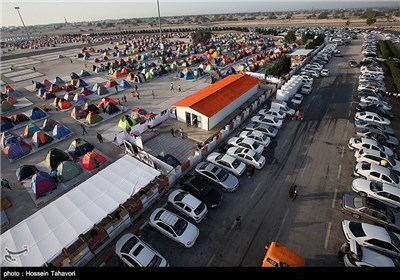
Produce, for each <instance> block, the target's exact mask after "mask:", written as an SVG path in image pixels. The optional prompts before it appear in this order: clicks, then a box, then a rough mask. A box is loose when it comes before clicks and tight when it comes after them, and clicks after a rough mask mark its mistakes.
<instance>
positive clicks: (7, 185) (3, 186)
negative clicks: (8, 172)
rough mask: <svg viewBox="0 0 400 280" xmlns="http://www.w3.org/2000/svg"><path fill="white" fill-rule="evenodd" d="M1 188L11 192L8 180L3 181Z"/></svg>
mask: <svg viewBox="0 0 400 280" xmlns="http://www.w3.org/2000/svg"><path fill="white" fill-rule="evenodd" d="M1 187H2V188H7V189H10V190H11V187H10V183H9V182H8V180H7V179H6V178H3V179H1Z"/></svg>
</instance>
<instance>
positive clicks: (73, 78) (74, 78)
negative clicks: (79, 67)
mask: <svg viewBox="0 0 400 280" xmlns="http://www.w3.org/2000/svg"><path fill="white" fill-rule="evenodd" d="M70 77H71V79H72V80H78V79H79V78H80V77H79V75H78V74H76V73H75V72H72V73H71V75H70Z"/></svg>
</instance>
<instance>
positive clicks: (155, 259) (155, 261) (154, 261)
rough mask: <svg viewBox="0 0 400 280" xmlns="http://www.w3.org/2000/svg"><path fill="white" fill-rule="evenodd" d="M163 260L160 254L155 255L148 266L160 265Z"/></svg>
mask: <svg viewBox="0 0 400 280" xmlns="http://www.w3.org/2000/svg"><path fill="white" fill-rule="evenodd" d="M161 261H162V259H161V258H160V257H159V256H157V255H154V257H153V258H152V259H151V261H150V262H149V264H148V265H147V267H159V266H160V263H161Z"/></svg>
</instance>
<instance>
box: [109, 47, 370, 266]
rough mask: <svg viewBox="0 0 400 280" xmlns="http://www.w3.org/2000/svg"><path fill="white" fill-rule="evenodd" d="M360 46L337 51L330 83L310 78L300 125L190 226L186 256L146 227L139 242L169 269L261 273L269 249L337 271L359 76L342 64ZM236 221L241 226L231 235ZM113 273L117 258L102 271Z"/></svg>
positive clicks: (288, 128) (284, 132)
mask: <svg viewBox="0 0 400 280" xmlns="http://www.w3.org/2000/svg"><path fill="white" fill-rule="evenodd" d="M361 44H362V40H361V39H359V40H356V41H353V43H352V45H350V46H341V47H339V49H340V50H341V51H342V53H343V54H344V56H343V57H332V58H331V61H330V62H329V63H328V64H327V65H326V66H325V68H329V70H330V76H329V77H323V78H317V79H316V81H314V90H313V91H312V93H311V95H309V96H306V97H305V101H303V104H302V106H301V111H302V112H303V114H304V120H303V121H290V120H286V121H285V123H284V125H283V127H282V128H281V130H280V131H279V133H278V136H277V137H276V139H275V140H273V141H272V143H271V144H270V145H269V147H268V148H267V149H266V152H265V153H264V155H265V156H266V158H267V164H266V166H265V167H264V168H263V169H262V170H261V171H256V173H255V174H254V176H253V177H252V178H251V179H249V178H247V177H246V176H245V175H242V177H241V178H240V186H239V188H238V189H237V190H236V191H235V192H233V193H224V194H223V203H222V204H221V205H220V206H219V207H218V208H217V209H211V210H209V213H208V214H207V216H206V217H205V218H204V219H203V221H201V222H200V223H199V224H197V226H198V227H199V229H200V235H199V238H198V240H197V241H196V244H195V245H194V246H193V247H192V248H190V249H187V248H184V247H183V246H180V245H178V244H177V243H175V242H174V241H172V240H170V239H169V238H167V237H165V236H163V235H162V234H160V233H159V232H157V231H156V230H154V229H152V228H151V227H150V226H148V225H145V226H144V227H143V229H142V231H141V236H142V238H143V239H144V240H145V241H146V242H147V243H149V244H151V245H152V246H153V247H154V248H155V249H156V250H158V251H159V252H160V253H161V254H162V255H163V256H164V257H166V259H167V260H168V261H169V263H170V265H171V266H180V267H193V266H199V267H200V266H211V267H232V266H244V267H249V266H260V265H261V261H262V259H263V257H264V255H265V248H264V247H265V245H268V244H269V243H270V242H271V241H278V242H281V243H283V244H285V245H287V246H288V247H290V248H292V249H293V250H294V251H296V252H298V253H299V254H300V255H302V256H303V257H304V258H305V259H306V262H307V265H308V266H313V267H315V266H319V267H323V266H328V267H337V266H342V265H341V264H339V263H338V262H337V257H336V253H337V250H338V248H339V247H340V245H341V244H342V243H343V242H344V240H345V239H344V236H343V233H342V231H341V221H342V220H343V219H345V218H346V219H350V220H351V219H352V218H351V217H350V216H347V215H345V214H343V213H342V212H341V211H340V204H339V201H340V197H341V195H342V194H343V193H345V192H351V188H350V186H351V181H352V179H353V178H352V177H351V175H352V170H353V167H354V157H353V153H352V152H350V151H349V150H348V148H347V142H348V139H349V138H350V137H352V135H353V134H354V128H353V124H352V123H353V120H352V118H353V116H354V113H353V111H354V110H353V109H352V107H353V108H354V106H352V100H353V97H352V95H353V92H354V90H355V87H356V82H357V77H358V75H359V73H358V71H359V70H358V68H349V67H348V66H347V61H348V60H349V59H352V58H355V59H357V60H360V59H361V55H360V50H361ZM349 120H350V121H349ZM292 184H297V185H298V191H299V193H300V196H299V197H298V198H297V199H296V200H295V201H292V200H291V199H290V198H288V189H289V187H290V186H291V185H292ZM165 201H166V199H165V198H164V199H162V200H161V201H159V202H158V203H156V206H155V207H160V206H162V205H163V204H165ZM166 208H167V209H169V210H172V211H174V210H173V209H172V207H171V206H166ZM148 212H149V213H151V211H148ZM176 213H178V212H176ZM238 215H241V216H242V225H241V227H240V228H238V229H236V228H235V222H234V219H235V217H236V216H238ZM146 219H147V216H146V217H143V221H146ZM116 240H117V239H116ZM110 247H112V246H110ZM110 250H112V248H110ZM120 265H122V264H121V262H120V261H119V260H118V259H117V257H116V256H114V257H113V258H112V259H111V260H110V261H109V262H108V263H107V266H120Z"/></svg>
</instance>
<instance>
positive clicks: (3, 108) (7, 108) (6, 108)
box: [1, 100, 14, 112]
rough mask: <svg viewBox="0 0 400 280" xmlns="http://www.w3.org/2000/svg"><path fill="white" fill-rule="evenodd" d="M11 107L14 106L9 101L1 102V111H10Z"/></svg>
mask: <svg viewBox="0 0 400 280" xmlns="http://www.w3.org/2000/svg"><path fill="white" fill-rule="evenodd" d="M13 108H14V106H13V105H12V104H11V103H10V101H7V100H4V101H2V102H1V111H2V112H7V111H11V110H12V109H13Z"/></svg>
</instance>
